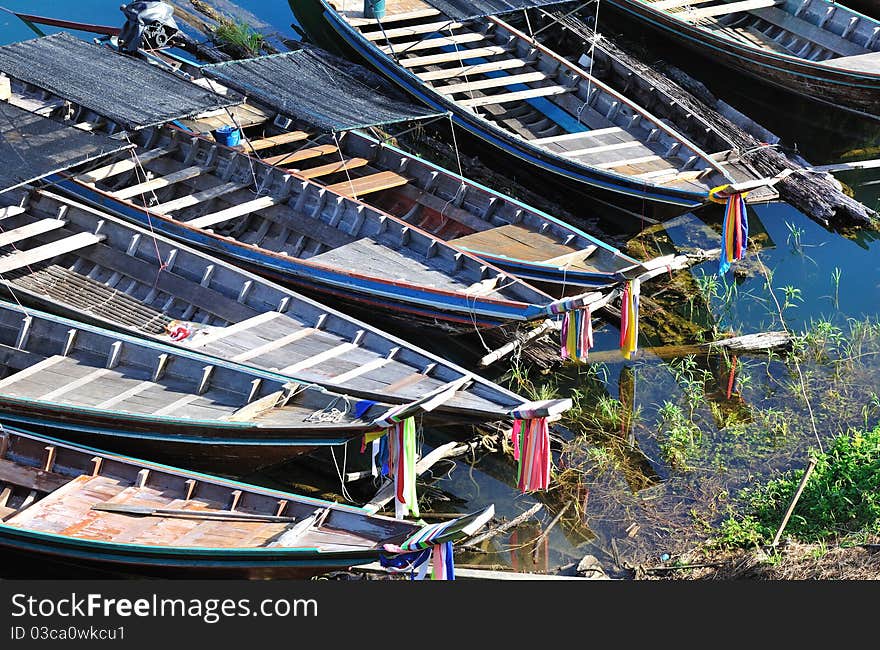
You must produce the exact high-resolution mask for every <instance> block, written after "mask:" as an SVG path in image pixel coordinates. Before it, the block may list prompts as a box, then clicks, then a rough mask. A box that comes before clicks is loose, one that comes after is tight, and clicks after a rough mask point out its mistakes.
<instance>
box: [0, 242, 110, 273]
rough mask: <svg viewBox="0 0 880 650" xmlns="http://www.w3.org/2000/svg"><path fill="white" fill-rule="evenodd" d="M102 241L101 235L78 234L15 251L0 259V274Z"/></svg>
mask: <svg viewBox="0 0 880 650" xmlns="http://www.w3.org/2000/svg"><path fill="white" fill-rule="evenodd" d="M102 241H104V236H103V235H100V236H98V235H93V234H92V233H90V232H80V233H77V234H75V235H71V236H70V237H65V238H64V239H59V240H58V241H54V242H52V243H51V244H44V245H43V246H37V247H36V248H31V249H28V250H25V251H17V252H15V253H13V254H12V255H8V256H6V257H3V258H0V273H9V272H10V271H14V270H15V269H20V268H23V267H25V266H31V265H32V264H38V263H39V262H45V261H46V260H50V259H52V258H54V257H58V256H59V255H64V254H65V253H71V252H73V251H75V250H79V249H80V248H85V247H86V246H92V245H94V244H98V243H100V242H102Z"/></svg>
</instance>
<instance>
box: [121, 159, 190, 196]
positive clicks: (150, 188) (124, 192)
mask: <svg viewBox="0 0 880 650" xmlns="http://www.w3.org/2000/svg"><path fill="white" fill-rule="evenodd" d="M206 171H208V168H207V167H202V166H200V165H196V166H193V167H186V168H185V169H180V170H178V171H176V172H172V173H170V174H167V175H165V176H160V177H158V178H153V179H151V180H148V181H145V182H143V183H138V184H137V185H132V186H130V187H125V188H123V189H121V190H117V191H116V192H111V195H112V196H114V197H115V198H117V199H123V200H125V199H130V198H132V197H134V196H137V195H138V194H146V193H147V192H154V191H155V190H159V189H162V188H163V187H169V186H171V185H174V184H176V183H182V182H184V181H189V180H192V179H193V178H197V177H199V176H201V175H202V174H204V173H205V172H206Z"/></svg>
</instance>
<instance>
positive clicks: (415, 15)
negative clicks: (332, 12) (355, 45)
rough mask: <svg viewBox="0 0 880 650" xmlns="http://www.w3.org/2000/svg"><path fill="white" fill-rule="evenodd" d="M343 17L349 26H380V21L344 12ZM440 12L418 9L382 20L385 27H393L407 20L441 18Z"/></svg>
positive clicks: (430, 9) (431, 8)
mask: <svg viewBox="0 0 880 650" xmlns="http://www.w3.org/2000/svg"><path fill="white" fill-rule="evenodd" d="M340 13H341V15H342V17H343V18H345V20H347V21H348V24H349V25H353V26H354V27H366V26H370V25H378V24H379V21H378V20H377V19H375V18H360V17H355V16H347V15H346V14H345V13H344V12H340ZM439 15H440V12H439V11H438V10H437V9H434V8H433V7H429V8H425V9H416V10H414V11H404V12H402V13H399V14H390V15H387V16H385V17H384V18H382V24H383V25H391V24H394V23H401V22H403V21H405V20H418V19H419V18H430V17H431V16H439Z"/></svg>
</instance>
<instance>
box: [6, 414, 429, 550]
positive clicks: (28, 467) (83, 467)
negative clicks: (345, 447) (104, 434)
mask: <svg viewBox="0 0 880 650" xmlns="http://www.w3.org/2000/svg"><path fill="white" fill-rule="evenodd" d="M285 496H286V497H287V498H281V499H279V495H278V494H273V493H272V492H270V491H268V490H267V491H264V492H261V491H257V490H249V489H246V488H245V487H244V486H240V485H237V484H231V483H230V484H227V483H224V482H221V481H219V480H211V479H209V478H207V477H197V476H194V475H189V474H187V473H183V472H181V473H178V472H174V471H170V470H165V469H163V468H160V467H157V466H153V465H139V464H136V463H134V462H132V461H129V460H127V459H123V458H120V457H117V456H113V455H109V454H108V455H105V454H101V453H98V454H95V453H94V452H90V451H88V450H84V449H80V448H77V447H73V446H69V445H66V444H63V443H54V442H49V443H48V444H47V441H46V439H42V438H40V437H37V436H34V437H31V436H28V435H24V434H19V433H16V432H12V431H9V430H5V431H0V521H2V522H3V524H4V525H6V526H12V527H15V528H21V529H26V530H29V531H38V532H42V533H51V534H55V535H63V536H66V537H72V538H76V539H83V540H92V541H100V542H115V543H126V544H138V545H145V546H157V547H159V546H161V547H202V548H205V547H211V548H272V547H282V548H314V549H320V550H321V551H325V552H326V551H334V550H349V551H350V550H357V549H375V548H377V545H378V544H380V543H382V542H385V541H398V542H399V541H401V540H402V539H403V538H405V537H406V535H407V534H408V533H410V532H412V530H413V525H412V524H410V523H407V522H397V521H394V520H391V519H388V518H385V517H368V516H366V514H364V513H358V512H355V511H353V510H349V509H345V508H337V507H335V506H334V504H330V503H328V502H321V501H317V500H312V499H306V498H302V499H297V500H295V499H291V498H290V496H291V495H285ZM141 509H146V510H150V511H152V510H155V509H160V510H163V511H165V512H164V513H162V512H155V513H153V514H146V515H139V514H137V510H141ZM127 510H128V511H127ZM167 511H171V512H167ZM261 517H262V518H261Z"/></svg>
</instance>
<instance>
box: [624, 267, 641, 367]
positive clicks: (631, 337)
mask: <svg viewBox="0 0 880 650" xmlns="http://www.w3.org/2000/svg"><path fill="white" fill-rule="evenodd" d="M640 292H641V283H640V282H639V281H638V280H630V281H629V282H627V283H626V284H625V285H624V287H623V297H622V298H621V307H620V352H621V353H622V354H623V358H624V359H632V358H633V357H634V356H635V354H636V352H638V350H639V293H640Z"/></svg>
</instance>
